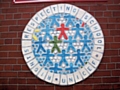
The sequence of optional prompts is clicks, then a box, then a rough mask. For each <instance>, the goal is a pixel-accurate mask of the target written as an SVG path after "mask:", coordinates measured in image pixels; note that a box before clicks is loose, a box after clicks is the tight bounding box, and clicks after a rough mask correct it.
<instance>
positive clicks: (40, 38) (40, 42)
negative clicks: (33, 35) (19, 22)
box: [35, 37, 45, 53]
mask: <svg viewBox="0 0 120 90" xmlns="http://www.w3.org/2000/svg"><path fill="white" fill-rule="evenodd" d="M43 43H45V41H42V37H39V41H38V42H35V44H39V47H38V50H37V53H38V52H40V49H41V50H42V51H43V52H45V49H44V48H43V46H42V44H43Z"/></svg>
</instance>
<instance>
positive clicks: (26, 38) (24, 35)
mask: <svg viewBox="0 0 120 90" xmlns="http://www.w3.org/2000/svg"><path fill="white" fill-rule="evenodd" d="M22 39H25V40H31V39H32V34H29V33H23V34H22Z"/></svg>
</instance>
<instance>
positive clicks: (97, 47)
mask: <svg viewBox="0 0 120 90" xmlns="http://www.w3.org/2000/svg"><path fill="white" fill-rule="evenodd" d="M93 50H94V51H97V52H101V53H103V52H104V46H103V45H94V48H93Z"/></svg>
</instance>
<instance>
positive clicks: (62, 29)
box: [57, 23, 69, 39]
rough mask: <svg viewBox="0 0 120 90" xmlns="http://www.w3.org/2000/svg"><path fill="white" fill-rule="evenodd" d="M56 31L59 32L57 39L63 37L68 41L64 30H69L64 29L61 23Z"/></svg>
mask: <svg viewBox="0 0 120 90" xmlns="http://www.w3.org/2000/svg"><path fill="white" fill-rule="evenodd" d="M57 30H59V31H61V33H60V35H59V37H58V39H61V38H62V36H63V37H64V38H65V39H68V37H67V35H66V34H65V30H69V28H66V27H65V25H64V24H63V23H62V24H61V28H57Z"/></svg>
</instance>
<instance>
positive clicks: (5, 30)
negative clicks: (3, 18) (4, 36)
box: [0, 26, 8, 32]
mask: <svg viewBox="0 0 120 90" xmlns="http://www.w3.org/2000/svg"><path fill="white" fill-rule="evenodd" d="M7 31H8V27H5V26H1V27H0V32H7Z"/></svg>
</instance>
